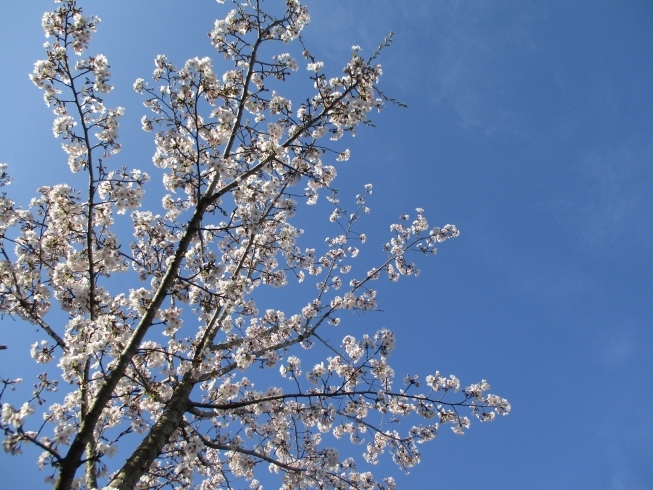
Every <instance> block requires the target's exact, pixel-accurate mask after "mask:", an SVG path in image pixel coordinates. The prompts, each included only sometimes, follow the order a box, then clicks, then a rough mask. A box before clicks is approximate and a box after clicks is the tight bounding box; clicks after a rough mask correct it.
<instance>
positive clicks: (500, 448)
mask: <svg viewBox="0 0 653 490" xmlns="http://www.w3.org/2000/svg"><path fill="white" fill-rule="evenodd" d="M275 1H278V0H268V2H269V3H270V4H273V3H274V2H275ZM307 3H308V5H309V7H310V9H311V10H310V11H311V16H312V22H311V24H310V25H309V26H308V27H307V30H306V31H305V39H306V42H307V44H308V45H309V47H310V48H311V51H312V52H313V54H315V55H316V56H317V58H318V59H321V60H323V61H324V62H325V70H326V72H327V73H333V74H336V73H339V70H340V66H341V65H342V64H343V63H344V61H345V60H346V59H347V57H348V55H349V53H350V48H351V46H352V45H353V44H358V45H361V46H362V48H363V50H364V51H367V52H371V51H372V50H373V49H374V48H375V47H376V45H377V44H378V42H379V41H380V40H381V39H382V38H383V36H385V35H386V34H387V33H388V32H389V31H394V33H395V43H394V45H393V46H392V47H391V48H390V49H389V50H387V51H386V52H384V53H383V57H382V59H381V63H382V64H383V66H384V76H383V78H382V82H381V87H382V88H383V89H384V90H385V91H386V92H387V93H388V94H390V95H391V96H393V97H396V98H397V99H399V100H401V101H403V102H405V103H406V104H408V106H409V107H408V109H399V108H394V107H388V108H387V109H386V110H385V111H384V112H382V113H381V114H379V115H378V116H376V117H375V123H376V124H377V128H364V129H362V130H361V131H359V134H358V136H357V137H356V138H355V139H353V140H351V139H350V140H348V141H347V145H348V146H349V148H350V149H351V152H352V158H351V160H350V161H349V162H347V163H346V164H342V165H340V166H339V167H338V173H339V177H338V179H337V180H336V187H338V188H339V189H340V191H341V192H340V194H341V196H342V199H343V201H344V200H346V199H347V197H348V196H352V197H353V195H354V194H356V193H358V192H360V190H361V188H362V185H363V184H365V183H368V182H371V183H372V184H374V194H373V196H372V199H371V201H370V206H371V208H372V214H371V216H370V219H369V220H368V221H366V222H365V223H364V224H363V228H364V231H365V232H366V233H367V235H368V243H367V245H366V246H365V249H364V250H363V252H364V253H365V255H366V256H369V257H370V260H372V261H373V260H374V258H377V259H378V258H379V257H382V251H381V250H380V247H379V246H377V244H378V245H380V244H381V243H382V242H384V241H385V240H386V239H387V237H388V226H389V224H390V223H392V222H395V221H396V218H397V216H398V215H399V214H402V213H413V212H414V211H413V210H414V208H416V207H418V206H419V207H423V208H424V209H425V211H426V213H425V214H426V216H427V217H428V218H429V222H430V223H431V224H432V225H444V224H446V223H455V224H456V225H457V226H458V227H459V228H460V230H461V236H460V237H459V238H457V239H456V240H454V241H451V242H448V243H446V244H443V246H442V247H441V249H440V253H439V254H438V256H437V257H435V258H434V259H429V260H423V261H420V265H421V270H422V273H421V275H420V277H418V278H417V279H408V280H407V279H405V278H404V279H402V280H400V281H399V283H398V284H389V283H387V282H383V283H381V282H379V283H378V288H379V296H380V307H381V308H382V309H383V312H380V313H375V314H371V315H366V316H365V317H364V318H362V319H359V318H358V317H352V318H349V319H347V320H346V322H345V325H343V327H342V328H343V330H341V333H342V334H344V333H345V330H347V332H349V331H351V332H355V333H357V334H359V335H360V334H361V333H363V332H374V331H375V330H376V329H378V328H379V327H381V326H387V327H390V328H392V329H394V331H395V332H396V334H397V336H398V347H397V349H396V352H395V353H393V358H394V359H393V366H394V368H395V370H396V371H397V374H398V375H400V376H403V374H407V373H418V374H421V375H422V376H424V375H427V374H430V373H432V372H433V371H435V369H439V370H440V371H441V372H445V373H455V374H456V375H458V376H459V377H460V378H461V380H462V382H463V383H471V382H476V381H479V380H480V379H481V378H486V379H488V380H489V381H490V383H491V384H492V388H493V390H492V391H493V392H496V393H498V394H500V395H501V396H505V397H506V398H508V399H509V400H510V401H511V403H512V406H513V413H512V414H511V415H510V416H509V417H507V418H502V419H500V420H498V421H496V422H493V423H492V424H489V425H483V426H481V425H480V424H478V423H476V424H473V425H472V428H471V429H470V431H469V432H468V433H467V434H466V435H465V436H464V437H456V436H454V435H453V434H451V433H448V432H449V431H448V430H443V431H442V432H441V434H440V435H439V436H438V438H437V439H436V440H435V441H434V442H433V443H431V444H429V445H426V446H424V447H423V448H422V449H423V451H422V452H423V463H422V464H421V465H420V466H418V467H417V468H415V469H414V470H413V471H412V472H411V475H410V476H409V477H406V478H404V477H401V478H400V480H399V487H400V488H434V487H440V488H456V489H468V488H469V489H471V488H504V489H521V488H529V489H531V488H532V489H549V488H574V489H576V488H578V489H585V488H587V489H590V488H591V489H597V488H601V489H610V490H619V489H649V488H653V465H651V461H653V418H652V417H650V414H649V407H650V406H651V404H653V390H651V389H650V383H651V376H652V375H653V355H652V354H651V352H652V350H653V329H652V328H651V327H652V326H653V306H652V305H653V301H652V300H651V296H652V295H653V279H652V278H651V277H652V272H653V254H652V253H651V243H652V241H653V192H652V189H653V137H652V134H653V84H652V83H651V80H653V4H652V3H650V2H648V1H644V0H642V1H636V0H632V1H629V2H614V1H612V2H610V1H603V0H595V1H581V0H579V1H576V2H565V1H549V2H543V1H528V0H524V1H519V2H516V1H505V2H489V1H482V0H469V1H464V2H463V1H455V0H451V1H436V0H432V1H417V0H406V1H404V2H396V1H391V0H374V1H371V2H347V1H343V0H334V1H331V2H319V1H316V0H313V1H311V2H307ZM52 5H53V4H52V3H51V2H49V1H45V0H30V1H29V2H23V1H19V0H5V2H3V5H2V7H1V11H2V14H3V15H2V16H0V63H1V65H2V66H3V67H4V69H3V72H4V73H5V75H4V76H3V77H2V78H1V79H0V85H1V87H0V90H1V93H2V94H3V97H1V98H0V114H2V117H1V118H0V125H1V127H0V134H2V145H1V146H0V162H3V163H8V164H9V165H10V172H11V173H12V175H14V177H15V179H14V183H13V184H12V185H11V186H10V187H9V188H8V192H9V193H10V195H12V196H14V197H15V198H16V200H17V201H19V202H22V203H23V204H24V203H26V202H27V201H28V199H29V198H30V197H31V196H32V195H34V194H35V189H36V188H37V187H38V186H39V185H44V184H54V183H60V182H72V177H71V174H70V173H69V172H68V169H67V165H66V163H65V162H66V158H65V155H64V154H63V152H61V150H60V149H59V142H57V141H56V140H54V139H53V137H52V131H51V124H52V116H51V113H50V112H49V110H48V109H47V108H46V107H45V106H44V104H43V102H42V95H41V93H40V92H39V91H38V90H37V89H36V88H35V87H34V86H33V85H32V83H31V82H30V81H29V79H28V77H27V75H28V73H30V72H31V70H32V66H33V63H34V61H36V60H37V59H41V58H43V52H42V48H41V46H42V44H43V42H44V41H45V39H44V37H43V34H42V30H41V27H40V18H41V15H42V12H44V11H45V10H48V9H50V8H51V6H52ZM82 5H84V6H85V11H86V13H87V14H97V15H99V16H100V17H101V18H102V23H101V24H100V27H99V32H98V34H97V35H96V38H95V42H94V44H93V45H92V46H93V48H92V49H91V51H96V52H101V53H103V54H105V55H107V57H108V59H109V62H110V64H111V66H112V72H113V73H114V77H113V84H114V85H115V86H116V90H115V91H114V92H113V93H112V94H111V96H110V97H109V100H110V102H109V105H122V106H125V107H126V115H125V117H124V118H123V121H122V128H123V129H122V132H121V135H122V137H121V141H122V143H123V145H124V149H123V151H122V152H121V154H120V155H119V156H118V157H115V159H114V161H113V164H114V165H129V166H133V167H137V168H141V169H143V170H146V171H147V170H148V168H149V167H151V163H150V161H151V160H150V157H151V153H152V150H153V145H152V143H151V138H150V136H149V135H147V134H144V133H141V132H140V129H139V128H140V123H139V122H138V121H139V119H140V117H141V115H143V114H144V113H145V109H144V108H143V107H142V106H141V105H140V100H139V97H138V96H137V95H136V94H134V93H133V91H132V90H131V84H132V83H133V81H134V80H135V79H136V78H137V77H143V78H146V79H147V78H148V77H149V75H150V73H151V71H152V66H153V64H152V60H153V58H154V56H155V55H157V54H159V53H165V54H166V55H168V57H169V58H170V59H171V60H173V61H174V62H175V63H176V64H178V65H181V64H183V62H184V61H185V60H186V59H188V58H191V57H195V56H207V55H208V56H212V57H213V58H214V60H215V64H214V66H215V67H216V71H221V70H222V69H223V68H222V67H224V69H227V66H226V65H223V64H221V63H223V62H222V61H221V60H220V58H219V56H218V55H217V54H215V53H214V51H213V49H212V48H211V46H210V44H209V42H208V39H207V38H206V33H207V32H208V31H209V30H210V29H211V26H212V23H213V19H215V18H217V17H223V16H224V14H225V12H226V10H225V9H224V7H220V6H219V5H218V4H216V2H214V1H213V0H201V1H200V0H196V1H194V2H193V3H192V6H190V3H189V2H180V1H179V0H176V1H173V0H159V1H157V2H156V3H155V2H138V3H136V2H124V1H123V2H111V3H109V2H102V3H99V4H96V2H84V3H82ZM303 76H304V73H302V72H301V71H300V73H299V74H298V77H303ZM297 86H299V84H297ZM293 87H294V86H293ZM293 90H294V88H293ZM288 95H289V96H291V98H294V97H299V98H301V97H302V94H301V93H299V92H297V93H291V92H289V93H288ZM151 185H152V186H154V185H156V182H153V183H152V184H151ZM325 209H326V208H324V209H323V208H319V207H318V208H316V209H312V210H303V211H302V213H303V214H305V217H304V218H303V219H306V220H307V223H308V222H309V220H312V219H313V218H315V220H316V222H317V223H324V228H323V229H322V228H320V227H317V228H313V231H311V232H310V234H309V236H315V237H316V239H319V237H321V236H325V235H327V234H329V233H330V230H329V229H328V221H327V220H326V216H328V214H324V213H327V212H326V211H325ZM320 213H323V214H322V215H321V214H320ZM319 220H321V221H319ZM320 226H321V225H320ZM331 233H332V232H331ZM647 298H648V299H647ZM35 338H39V337H37V336H35V334H34V333H33V332H32V330H31V327H30V326H27V325H23V324H20V323H17V322H13V321H11V320H8V319H4V320H2V323H0V343H9V344H10V346H11V348H10V349H9V350H7V351H2V352H0V356H2V358H1V359H2V364H1V367H0V375H5V374H8V373H7V371H10V372H12V373H13V372H14V371H15V370H17V369H18V368H17V365H18V364H19V363H21V362H22V361H23V359H25V355H24V353H23V352H21V351H20V349H21V347H20V346H21V345H29V343H31V342H32V341H33V340H32V339H35ZM12 342H13V344H12ZM14 345H15V346H14ZM26 378H27V377H26ZM27 383H28V380H27V379H26V384H27ZM28 386H29V384H28ZM386 468H387V469H388V471H391V470H392V468H390V467H389V466H388V465H386V466H384V467H381V468H377V469H376V472H377V473H379V474H380V473H382V472H383V470H386ZM0 469H2V474H3V479H5V478H6V475H8V474H9V477H8V478H9V479H10V480H9V481H10V482H13V485H14V486H16V487H17V485H18V484H19V482H20V483H21V485H22V487H23V488H39V485H40V483H38V482H41V481H42V478H43V477H44V476H45V475H44V474H40V473H38V472H37V471H36V469H35V466H34V463H33V459H30V458H29V457H23V458H18V459H17V458H11V457H9V456H7V455H0ZM5 481H6V480H5ZM28 482H29V483H28ZM270 488H273V487H270Z"/></svg>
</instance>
